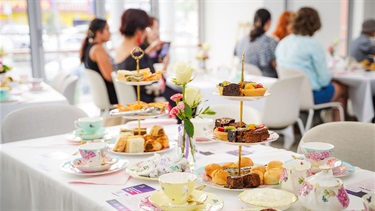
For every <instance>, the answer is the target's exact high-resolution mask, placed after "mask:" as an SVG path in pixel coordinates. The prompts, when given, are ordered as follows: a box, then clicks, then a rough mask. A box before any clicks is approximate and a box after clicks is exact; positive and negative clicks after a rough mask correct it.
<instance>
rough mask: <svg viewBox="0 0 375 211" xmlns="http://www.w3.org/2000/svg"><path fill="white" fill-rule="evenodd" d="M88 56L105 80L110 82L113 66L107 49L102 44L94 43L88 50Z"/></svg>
mask: <svg viewBox="0 0 375 211" xmlns="http://www.w3.org/2000/svg"><path fill="white" fill-rule="evenodd" d="M90 57H91V58H92V60H93V61H94V62H96V63H97V64H98V67H99V70H100V72H101V73H102V75H103V77H104V79H105V80H106V81H109V82H112V76H111V73H112V71H113V66H112V63H111V59H110V57H109V55H108V53H107V51H106V50H105V49H104V48H103V46H102V45H95V46H94V47H92V49H91V51H90Z"/></svg>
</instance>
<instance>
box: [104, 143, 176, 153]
mask: <svg viewBox="0 0 375 211" xmlns="http://www.w3.org/2000/svg"><path fill="white" fill-rule="evenodd" d="M115 145H116V143H115V144H109V149H110V150H108V152H110V153H113V154H116V155H135V156H138V155H153V154H154V153H166V152H168V151H171V150H172V149H174V148H175V147H176V146H177V143H176V142H174V141H171V140H169V148H164V149H161V150H159V151H156V152H141V153H129V152H114V151H112V149H113V148H114V147H115Z"/></svg>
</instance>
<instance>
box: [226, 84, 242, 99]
mask: <svg viewBox="0 0 375 211" xmlns="http://www.w3.org/2000/svg"><path fill="white" fill-rule="evenodd" d="M223 95H224V96H240V85H238V84H235V83H231V84H229V85H226V86H223Z"/></svg>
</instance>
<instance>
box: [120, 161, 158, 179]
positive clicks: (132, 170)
mask: <svg viewBox="0 0 375 211" xmlns="http://www.w3.org/2000/svg"><path fill="white" fill-rule="evenodd" d="M137 168H138V167H137V165H132V166H128V167H127V168H126V173H128V174H129V175H130V176H132V177H133V178H136V179H140V180H149V181H158V179H159V178H158V177H144V176H139V175H138V174H137V173H136V172H135V170H136V169H137Z"/></svg>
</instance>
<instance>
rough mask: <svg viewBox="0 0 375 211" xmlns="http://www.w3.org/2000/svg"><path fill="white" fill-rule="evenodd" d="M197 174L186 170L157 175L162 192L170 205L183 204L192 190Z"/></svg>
mask: <svg viewBox="0 0 375 211" xmlns="http://www.w3.org/2000/svg"><path fill="white" fill-rule="evenodd" d="M196 181H197V176H196V175H195V174H191V173H187V172H174V173H169V174H163V175H161V176H160V177H159V184H160V186H161V189H162V190H163V193H164V194H165V195H166V196H167V197H168V199H169V200H170V205H171V206H173V205H185V204H187V200H188V197H189V195H191V193H192V192H193V190H194V186H195V183H196Z"/></svg>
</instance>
